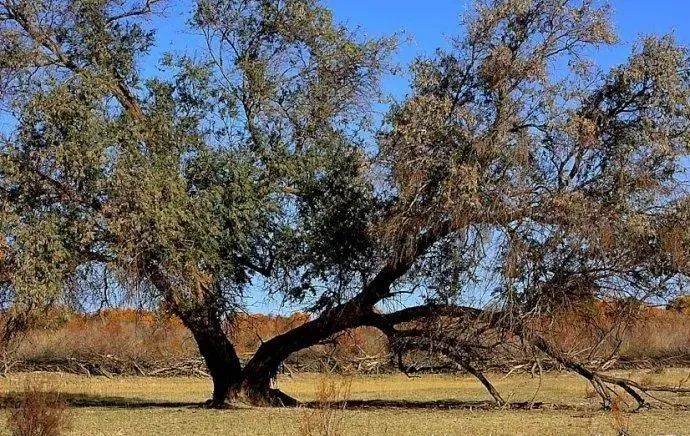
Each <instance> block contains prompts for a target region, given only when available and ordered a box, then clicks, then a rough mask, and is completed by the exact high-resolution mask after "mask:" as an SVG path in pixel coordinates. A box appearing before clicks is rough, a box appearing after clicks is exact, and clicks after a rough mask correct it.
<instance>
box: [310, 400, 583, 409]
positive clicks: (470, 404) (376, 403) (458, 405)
mask: <svg viewBox="0 0 690 436" xmlns="http://www.w3.org/2000/svg"><path fill="white" fill-rule="evenodd" d="M300 405H301V406H302V407H308V408H321V407H323V406H324V405H323V403H320V402H316V401H310V402H304V403H301V404H300ZM328 406H329V407H332V408H341V409H346V410H369V409H371V410H376V409H407V410H571V411H573V410H586V409H589V407H588V406H582V405H572V404H552V403H544V402H540V401H535V402H531V401H524V402H513V403H508V404H506V405H505V406H499V405H497V404H496V403H494V402H492V401H463V400H455V399H446V400H432V401H413V400H412V401H411V400H348V401H336V402H332V403H328Z"/></svg>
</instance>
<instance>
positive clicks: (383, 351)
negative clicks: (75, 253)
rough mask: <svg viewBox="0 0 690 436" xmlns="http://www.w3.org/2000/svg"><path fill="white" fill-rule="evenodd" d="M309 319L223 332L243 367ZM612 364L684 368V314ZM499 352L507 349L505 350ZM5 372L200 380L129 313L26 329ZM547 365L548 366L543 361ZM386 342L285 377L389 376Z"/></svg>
mask: <svg viewBox="0 0 690 436" xmlns="http://www.w3.org/2000/svg"><path fill="white" fill-rule="evenodd" d="M307 320H308V317H307V315H303V314H295V315H292V316H287V317H284V316H268V315H259V314H257V315H239V316H237V317H236V319H235V321H234V324H233V325H232V326H231V327H230V326H228V327H227V328H226V331H227V334H228V336H229V337H231V338H232V341H233V342H234V343H236V344H238V352H239V353H240V355H241V356H244V357H243V358H244V359H245V360H246V359H247V358H248V357H249V356H251V354H252V353H253V352H255V351H256V349H257V348H258V346H259V345H260V344H261V342H262V341H266V340H268V339H270V338H272V337H274V336H276V335H278V334H281V333H283V332H285V331H288V330H289V329H291V328H294V327H295V326H298V325H300V324H302V323H304V322H306V321H307ZM574 324H575V325H578V324H577V323H574V322H573V321H572V320H569V319H567V317H566V318H564V319H562V320H560V322H556V323H553V324H552V325H551V326H550V332H551V333H550V335H551V339H552V340H553V342H554V343H555V344H557V345H558V346H559V347H561V348H562V349H567V350H586V349H588V348H591V347H592V346H593V342H594V340H593V339H592V337H591V336H590V335H588V334H586V332H585V330H584V329H580V330H578V329H576V328H573V327H572V326H573V325H574ZM613 345H617V346H618V352H617V353H615V356H616V358H615V360H614V359H612V360H611V362H609V365H608V366H607V367H609V368H610V367H646V368H651V367H658V366H663V365H682V364H683V363H688V362H690V314H688V313H684V312H682V311H678V310H675V309H656V308H650V309H647V310H646V313H645V315H644V316H643V317H641V318H640V319H639V320H638V321H637V323H636V324H634V325H632V326H631V327H630V328H629V329H628V330H626V331H625V333H624V334H623V335H622V336H621V338H620V343H617V344H612V346H613ZM505 346H506V347H507V346H508V345H505ZM502 357H503V359H502V360H496V361H493V362H490V364H489V365H488V366H489V367H493V368H494V369H501V370H504V371H508V370H510V369H512V368H514V367H516V366H519V365H523V364H524V367H523V368H522V369H523V370H529V369H531V364H526V363H527V362H531V356H527V355H524V356H522V361H521V360H520V358H519V356H516V355H515V353H512V352H510V353H509V352H508V351H506V353H505V354H504V355H503V356H502ZM6 362H7V363H6V370H7V371H17V370H43V371H63V372H72V373H79V374H86V375H117V374H120V375H142V376H143V375H151V376H171V375H189V376H206V373H205V366H204V364H203V361H202V359H201V356H200V355H199V353H198V349H197V348H196V344H195V342H194V340H193V338H192V337H191V334H190V333H189V330H187V329H186V328H185V327H184V326H183V325H182V323H181V322H180V321H179V320H178V319H176V318H174V317H173V318H171V317H164V316H157V315H155V314H154V313H152V312H143V311H134V310H107V311H103V312H101V313H98V314H95V315H82V314H77V313H73V312H52V313H50V314H48V315H47V316H45V317H44V318H43V319H42V321H41V322H40V323H39V324H37V325H36V326H34V328H32V329H31V330H29V331H28V332H27V333H26V334H25V335H24V336H23V337H22V340H21V341H19V343H18V344H17V345H16V346H15V347H14V348H12V349H11V355H10V356H8V357H7V358H6ZM406 363H407V365H408V370H409V371H410V372H419V371H421V372H429V371H432V372H433V371H442V372H443V371H445V372H448V371H456V370H457V368H456V367H443V366H438V365H437V366H434V363H438V362H435V361H434V360H433V359H430V358H429V356H428V355H425V354H424V355H422V354H420V355H417V356H416V360H414V359H413V360H408V361H407V362H406ZM542 363H543V364H547V363H548V360H546V361H543V362H542ZM397 369H398V368H396V367H395V365H394V363H393V362H392V360H391V355H390V350H389V344H388V341H387V338H386V337H385V336H384V335H382V334H381V333H380V332H379V331H378V330H375V329H371V328H360V329H355V330H352V331H348V332H345V333H344V334H342V335H340V336H338V337H337V338H335V339H334V340H333V341H331V342H327V343H324V344H321V345H318V346H314V347H311V348H309V349H307V350H302V351H301V352H299V353H296V354H295V355H293V356H291V357H290V359H288V361H287V362H286V364H285V367H284V371H285V372H305V371H307V372H333V371H336V372H350V373H352V372H356V373H370V374H375V373H382V372H391V371H395V370H397Z"/></svg>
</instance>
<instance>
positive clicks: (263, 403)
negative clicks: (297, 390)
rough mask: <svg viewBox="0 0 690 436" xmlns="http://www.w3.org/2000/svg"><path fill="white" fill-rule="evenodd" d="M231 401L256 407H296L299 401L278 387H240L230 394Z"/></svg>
mask: <svg viewBox="0 0 690 436" xmlns="http://www.w3.org/2000/svg"><path fill="white" fill-rule="evenodd" d="M231 398H232V401H233V402H238V403H242V404H248V405H251V406H256V407H297V406H299V405H300V402H299V401H297V399H295V398H293V397H291V396H290V395H288V394H286V393H285V392H283V391H281V390H280V389H274V388H263V387H262V388H256V387H248V386H244V387H242V388H241V389H240V390H239V391H238V392H236V393H234V394H231Z"/></svg>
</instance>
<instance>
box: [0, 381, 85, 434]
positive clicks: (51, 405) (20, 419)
mask: <svg viewBox="0 0 690 436" xmlns="http://www.w3.org/2000/svg"><path fill="white" fill-rule="evenodd" d="M71 424H72V415H71V413H70V411H69V409H68V408H67V405H66V404H65V402H64V401H62V400H61V399H60V395H59V394H58V393H57V392H54V391H41V390H38V389H35V388H29V389H27V390H26V391H25V392H24V393H23V394H22V396H21V398H20V399H19V401H18V403H17V404H16V406H14V407H12V408H10V409H9V411H8V417H7V425H8V427H9V430H10V432H11V433H12V435H13V436H60V435H62V434H64V433H65V432H67V431H68V430H69V429H70V428H71Z"/></svg>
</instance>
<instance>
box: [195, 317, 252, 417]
mask: <svg viewBox="0 0 690 436" xmlns="http://www.w3.org/2000/svg"><path fill="white" fill-rule="evenodd" d="M205 321H207V322H202V323H199V322H198V320H192V322H190V323H187V322H185V324H186V325H187V327H188V328H189V329H190V330H191V332H192V334H193V335H194V339H195V340H196V343H197V346H198V347H199V353H200V354H201V356H202V357H203V358H204V361H205V362H206V367H207V368H208V372H209V375H210V376H211V379H212V381H213V395H212V397H211V399H210V400H209V401H208V403H207V404H208V405H209V406H210V407H214V408H219V407H223V406H224V405H225V404H226V401H227V400H228V397H229V395H230V391H231V390H232V389H233V387H234V386H236V385H238V384H239V383H240V380H241V378H242V366H241V364H240V359H239V357H238V356H237V353H236V352H235V348H234V347H233V346H232V344H231V343H230V341H229V340H228V338H227V336H226V335H225V332H223V329H222V328H221V326H220V322H218V321H217V320H205Z"/></svg>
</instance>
